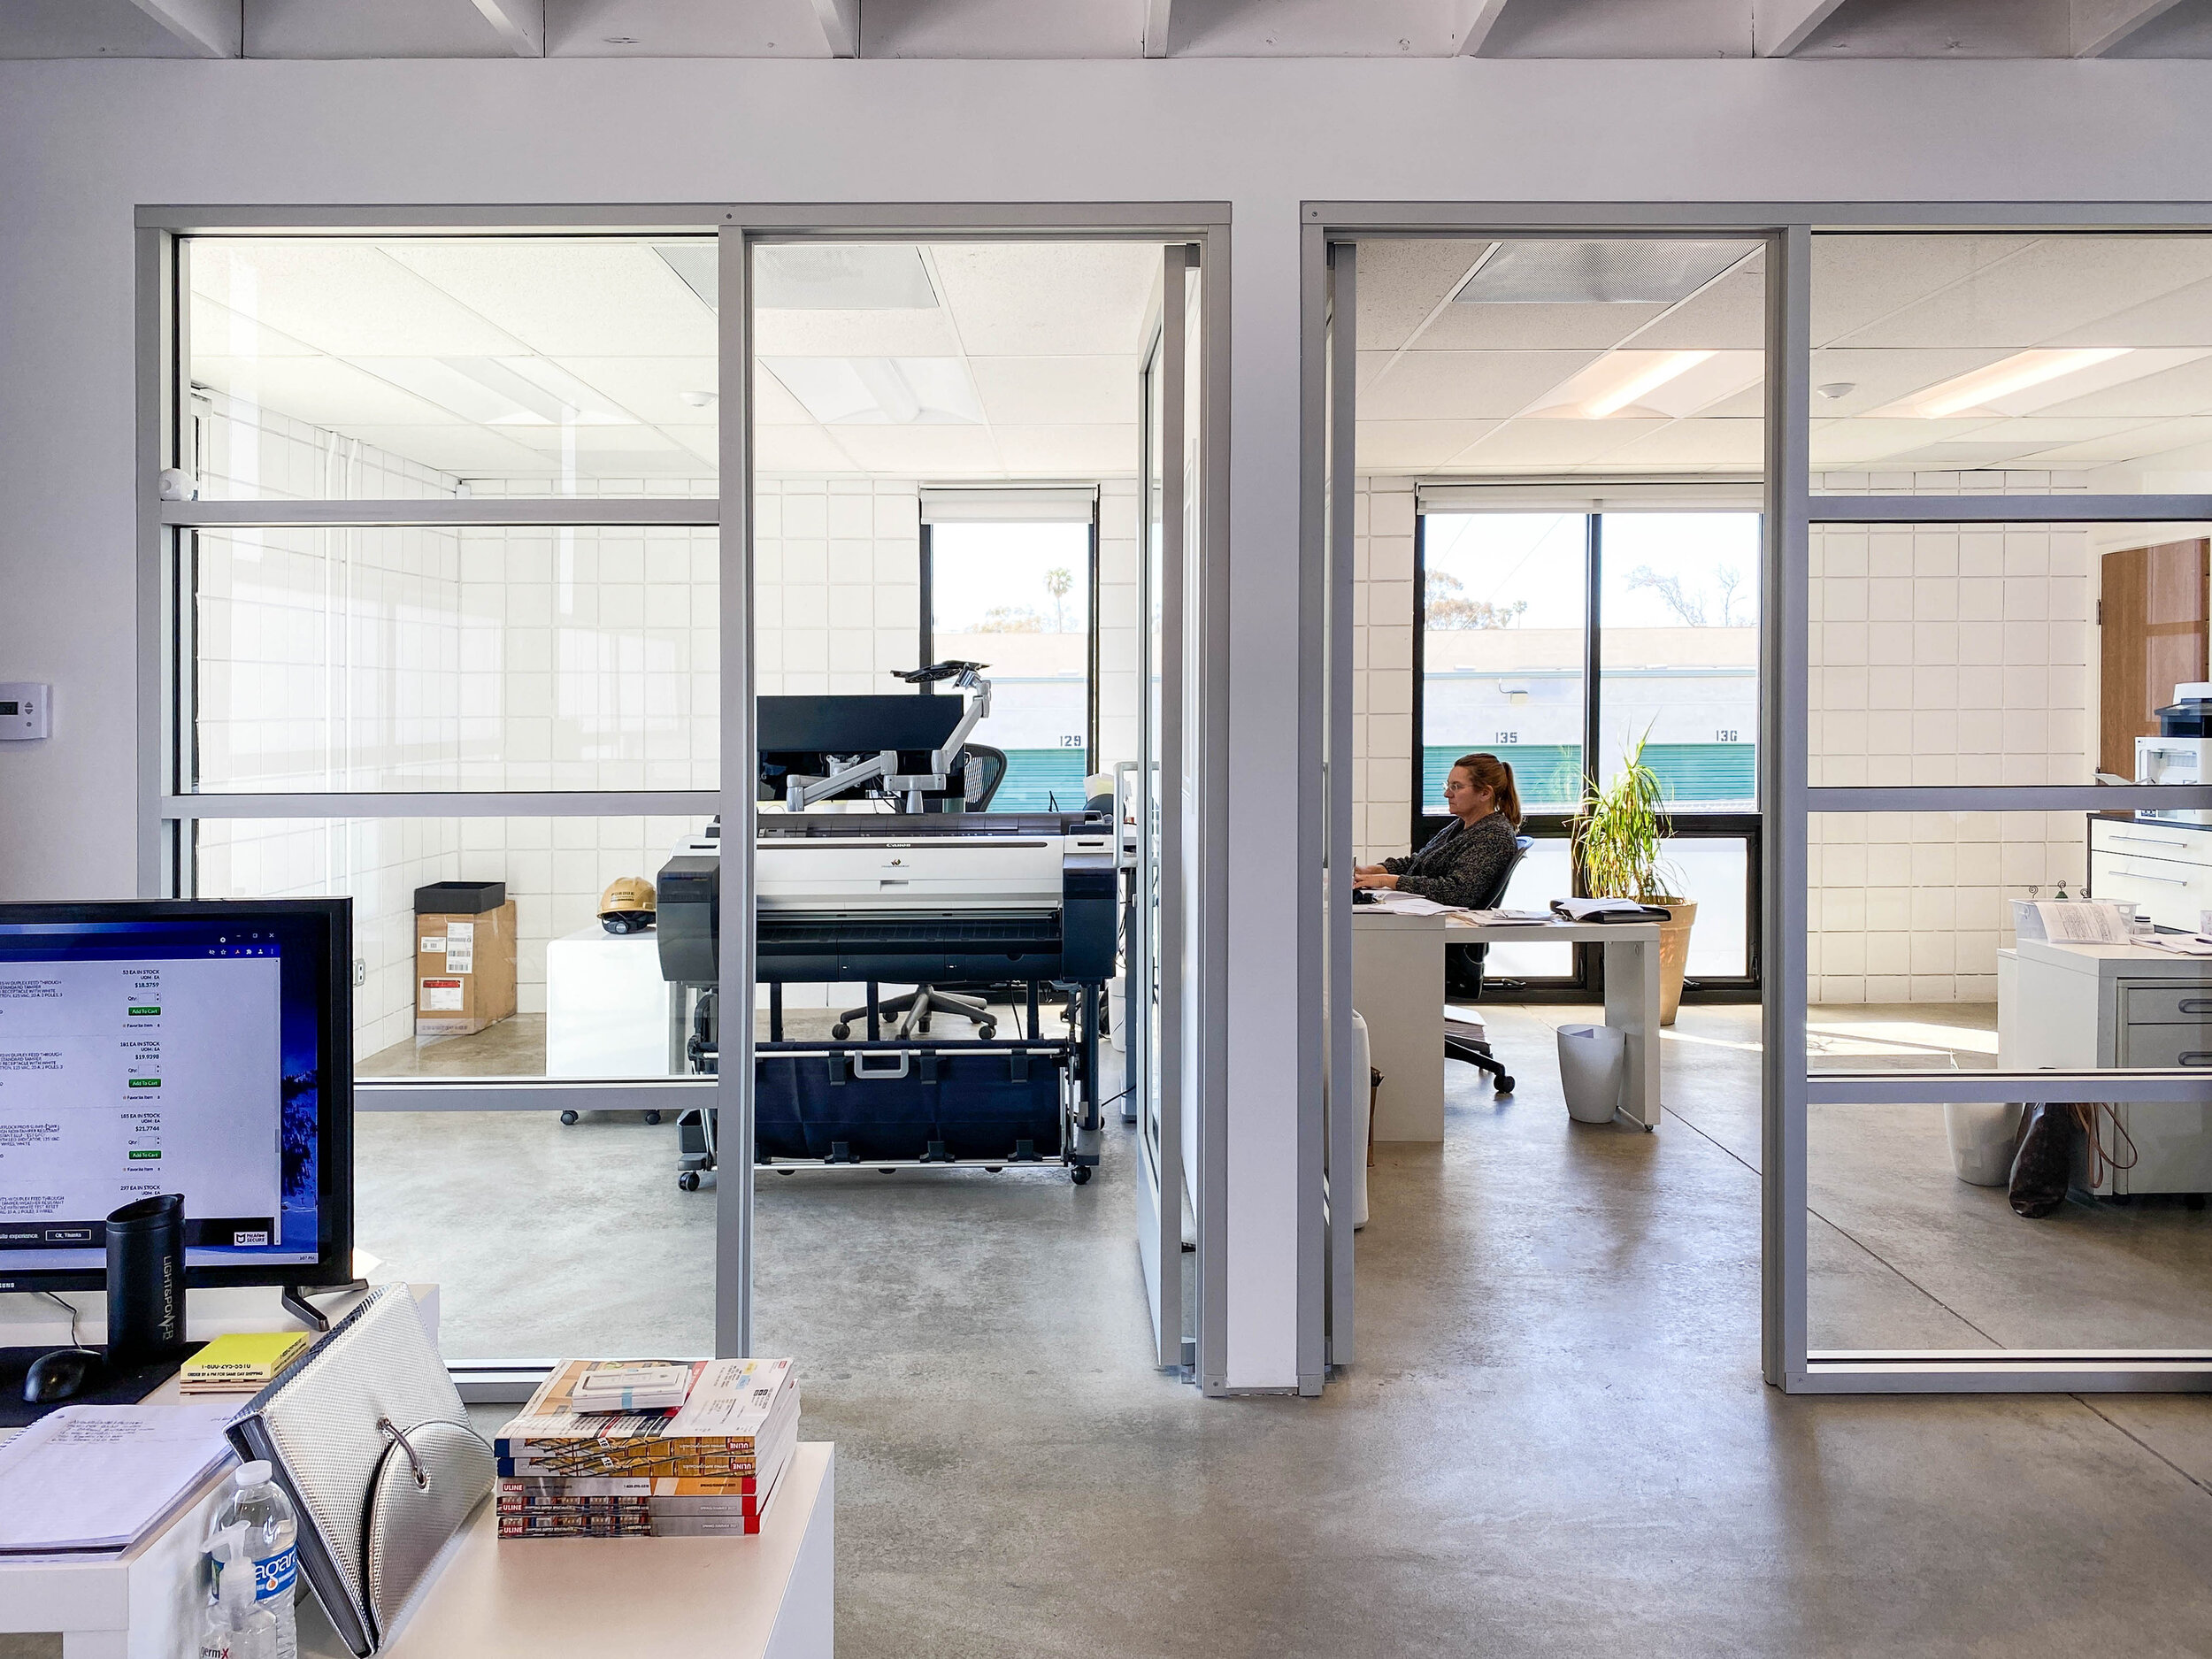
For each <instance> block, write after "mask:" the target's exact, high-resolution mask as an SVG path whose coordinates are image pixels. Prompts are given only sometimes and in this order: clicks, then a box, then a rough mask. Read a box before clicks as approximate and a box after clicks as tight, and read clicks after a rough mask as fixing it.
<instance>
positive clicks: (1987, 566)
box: [1808, 524, 2212, 787]
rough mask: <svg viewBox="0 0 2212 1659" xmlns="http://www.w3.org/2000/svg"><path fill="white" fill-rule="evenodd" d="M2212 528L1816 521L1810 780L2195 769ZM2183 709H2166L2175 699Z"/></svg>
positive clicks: (2071, 780) (1985, 779) (2147, 776)
mask: <svg viewBox="0 0 2212 1659" xmlns="http://www.w3.org/2000/svg"><path fill="white" fill-rule="evenodd" d="M2208 538H2212V525H2205V526H2185V525H2159V526H2141V525H2124V524H2116V525H2102V524H2098V525H2067V524H1991V525H1825V526H1814V528H1813V531H1812V544H1811V564H1810V572H1811V588H1810V594H1809V600H1810V608H1809V617H1810V622H1809V635H1808V657H1809V664H1810V668H1811V675H1810V687H1809V700H1810V730H1811V737H1812V752H1811V756H1810V780H1811V782H1812V783H1813V785H1814V786H1815V787H1820V786H1822V785H1830V786H1836V787H1851V786H1860V785H1870V786H1881V785H1890V786H1894V785H1903V784H1921V785H1945V784H2013V785H2018V784H2040V783H2053V784H2076V785H2079V784H2087V783H2091V782H2096V781H2106V782H2126V781H2133V780H2139V781H2142V782H2147V783H2159V782H2173V783H2186V782H2193V781H2195V780H2198V779H2200V778H2202V777H2204V776H2205V775H2206V773H2205V772H2204V770H2203V760H2204V752H2203V751H2204V749H2205V740H2202V739H2199V738H2197V737H2195V736H2193V735H2192V734H2191V733H2193V730H2194V729H2195V728H2197V727H2199V726H2201V724H2202V719H2203V716H2204V714H2205V712H2206V710H2203V709H2202V708H2181V709H2175V704H2176V703H2177V699H2178V698H2179V696H2180V694H2181V690H2182V688H2183V687H2186V686H2189V685H2192V684H2195V683H2197V682H2200V681H2201V680H2203V679H2204V677H2205V664H2206V650H2207V640H2208V625H2207V606H2206V591H2207V579H2208V575H2212V539H2208ZM2162 710H2174V712H2173V713H2172V714H2169V715H2162V712H2161V711H2162Z"/></svg>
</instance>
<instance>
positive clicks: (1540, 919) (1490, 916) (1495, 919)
mask: <svg viewBox="0 0 2212 1659" xmlns="http://www.w3.org/2000/svg"><path fill="white" fill-rule="evenodd" d="M1453 913H1454V914H1455V915H1458V916H1463V917H1465V918H1467V919H1468V920H1469V921H1471V922H1482V923H1486V924H1491V925H1496V924H1499V923H1506V924H1519V925H1521V926H1528V927H1544V926H1550V924H1551V919H1552V915H1551V912H1550V911H1549V910H1456V911H1455V912H1453Z"/></svg>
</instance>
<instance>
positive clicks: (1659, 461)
mask: <svg viewBox="0 0 2212 1659" xmlns="http://www.w3.org/2000/svg"><path fill="white" fill-rule="evenodd" d="M1765 434H1766V426H1765V424H1764V423H1763V422H1762V421H1757V420H1704V419H1699V420H1677V421H1671V422H1670V423H1669V424H1668V425H1666V426H1662V427H1661V428H1660V429H1659V430H1658V431H1656V432H1653V433H1648V434H1645V435H1643V436H1641V437H1638V438H1633V439H1632V440H1630V441H1629V442H1626V443H1624V444H1622V445H1620V446H1619V447H1618V448H1617V449H1611V450H1609V451H1608V452H1607V453H1606V456H1605V457H1604V458H1605V460H1606V462H1607V464H1608V465H1616V466H1620V467H1624V468H1626V469H1628V470H1630V471H1636V470H1640V469H1641V468H1644V467H1653V468H1660V467H1663V468H1666V469H1668V470H1670V471H1673V470H1678V469H1680V470H1698V469H1704V468H1712V469H1722V468H1724V469H1726V470H1728V471H1730V472H1740V471H1741V470H1742V469H1744V468H1746V467H1756V466H1758V465H1760V464H1761V462H1762V460H1763V458H1764V453H1765V451H1764V448H1763V445H1764V442H1765Z"/></svg>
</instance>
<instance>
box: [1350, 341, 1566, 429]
mask: <svg viewBox="0 0 2212 1659" xmlns="http://www.w3.org/2000/svg"><path fill="white" fill-rule="evenodd" d="M1596 356H1597V354H1596V353H1595V352H1590V351H1409V352H1406V353H1404V354H1403V355H1402V356H1397V357H1393V354H1391V353H1388V352H1379V351H1378V352H1369V351H1363V352H1361V353H1360V354H1359V371H1360V373H1359V380H1360V386H1359V405H1360V414H1361V416H1362V417H1363V419H1369V420H1486V419H1504V418H1506V417H1508V416H1512V415H1517V414H1519V413H1520V412H1521V411H1523V410H1525V409H1527V408H1529V407H1531V406H1532V405H1534V404H1536V403H1540V402H1542V401H1543V399H1544V397H1545V396H1546V395H1547V394H1548V393H1549V392H1551V391H1552V390H1553V389H1554V388H1556V387H1557V386H1559V385H1560V384H1561V383H1562V382H1563V381H1564V380H1568V379H1570V378H1571V377H1572V376H1573V375H1574V374H1575V373H1577V372H1578V371H1579V370H1580V369H1582V368H1583V367H1584V366H1585V365H1587V364H1589V363H1590V362H1592V361H1593V360H1594V358H1595V357H1596Z"/></svg>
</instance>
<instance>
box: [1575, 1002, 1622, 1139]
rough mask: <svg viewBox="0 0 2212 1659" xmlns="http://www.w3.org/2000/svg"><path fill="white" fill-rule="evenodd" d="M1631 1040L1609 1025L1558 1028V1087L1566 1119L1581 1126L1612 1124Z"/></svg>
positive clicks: (1619, 1099)
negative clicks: (1560, 1090)
mask: <svg viewBox="0 0 2212 1659" xmlns="http://www.w3.org/2000/svg"><path fill="white" fill-rule="evenodd" d="M1627 1070H1628V1039H1627V1038H1626V1037H1625V1036H1624V1034H1623V1033H1620V1032H1618V1031H1616V1030H1615V1029H1614V1028H1613V1027H1612V1026H1610V1025H1562V1026H1561V1027H1560V1028H1559V1087H1560V1088H1561V1089H1562V1090H1563V1092H1564V1093H1565V1094H1566V1096H1567V1116H1568V1117H1570V1118H1573V1119H1574V1120H1575V1121H1576V1122H1577V1123H1578V1124H1609V1123H1611V1122H1612V1121H1613V1114H1614V1113H1615V1112H1616V1111H1617V1110H1619V1108H1620V1103H1621V1079H1622V1077H1623V1076H1624V1074H1625V1073H1626V1072H1627Z"/></svg>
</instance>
